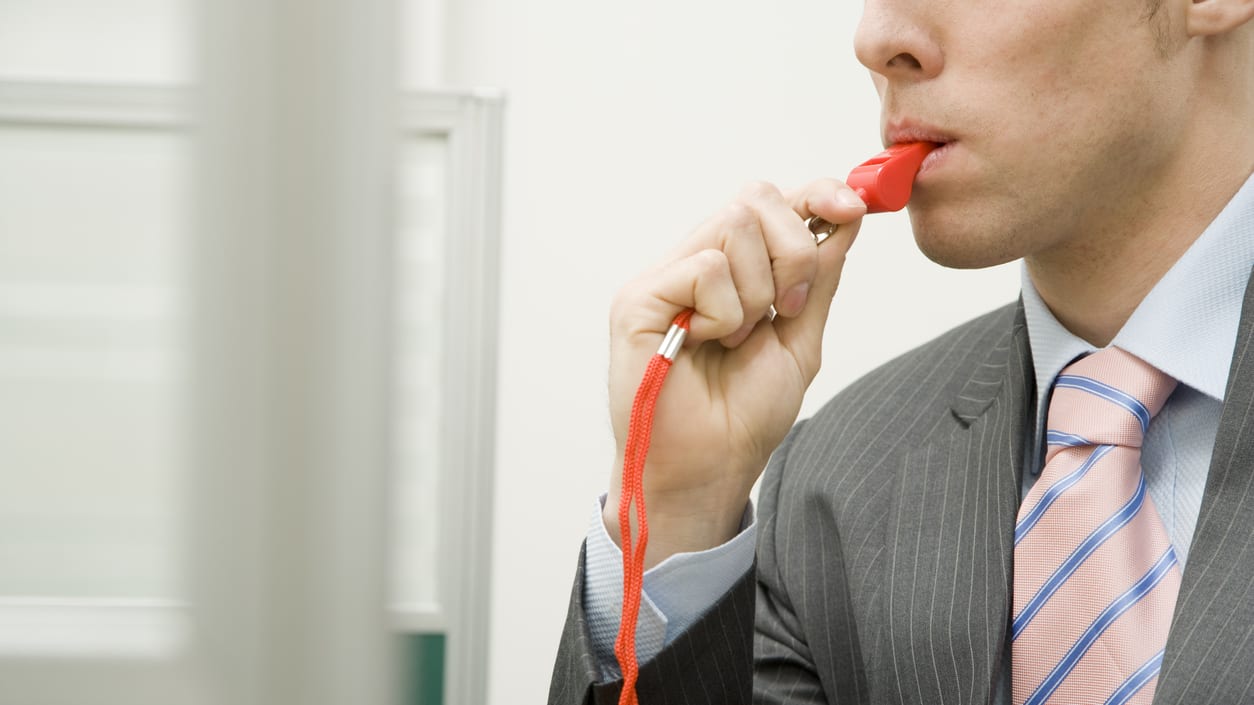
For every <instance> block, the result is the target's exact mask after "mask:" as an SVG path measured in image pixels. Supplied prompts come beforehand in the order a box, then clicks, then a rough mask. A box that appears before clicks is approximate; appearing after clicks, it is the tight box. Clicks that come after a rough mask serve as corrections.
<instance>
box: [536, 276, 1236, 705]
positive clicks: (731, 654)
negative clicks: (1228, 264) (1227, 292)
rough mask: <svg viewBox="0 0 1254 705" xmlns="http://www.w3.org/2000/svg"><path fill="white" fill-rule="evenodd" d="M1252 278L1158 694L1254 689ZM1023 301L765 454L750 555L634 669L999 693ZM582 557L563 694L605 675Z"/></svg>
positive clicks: (839, 688)
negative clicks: (723, 588)
mask: <svg viewBox="0 0 1254 705" xmlns="http://www.w3.org/2000/svg"><path fill="white" fill-rule="evenodd" d="M1252 341H1254V287H1247V289H1246V294H1245V302H1244V307H1243V310H1242V317H1241V324H1240V329H1239V331H1238V335H1237V344H1236V349H1235V352H1234V356H1233V360H1232V367H1231V373H1230V375H1229V380H1228V389H1227V393H1226V397H1225V398H1226V400H1227V401H1226V403H1225V405H1224V409H1223V414H1222V417H1221V420H1220V426H1219V432H1218V436H1217V438H1216V441H1215V448H1214V453H1213V459H1212V461H1211V468H1210V473H1209V476H1208V478H1207V483H1206V490H1205V495H1204V497H1203V500H1202V509H1201V515H1200V516H1199V518H1198V524H1197V529H1196V532H1195V534H1194V538H1193V545H1192V547H1191V548H1190V551H1189V562H1188V565H1187V567H1186V570H1185V572H1184V583H1183V586H1182V587H1181V591H1180V596H1179V598H1178V601H1177V604H1176V612H1175V617H1174V620H1173V623H1172V629H1171V636H1170V638H1169V640H1168V642H1167V652H1166V657H1165V660H1164V665H1163V671H1162V674H1161V676H1160V678H1159V684H1158V688H1157V693H1156V697H1155V701H1154V702H1155V703H1174V704H1180V705H1185V704H1188V705H1203V704H1206V703H1245V702H1254V354H1250V353H1252V352H1254V350H1251V342H1252ZM1034 387H1035V383H1034V381H1033V373H1032V361H1031V355H1030V351H1029V347H1028V339H1027V328H1026V325H1025V323H1024V320H1023V308H1022V306H1021V305H1010V306H1006V307H1004V308H1001V309H999V310H997V311H993V312H992V313H989V314H987V315H985V316H983V317H980V318H978V319H976V320H974V321H971V322H969V323H967V324H965V325H963V326H961V327H959V328H956V329H954V330H953V331H950V332H949V333H947V334H945V335H944V336H942V337H940V338H938V339H936V340H934V341H932V342H931V343H928V344H926V345H924V346H922V347H920V348H918V349H916V350H914V351H912V352H910V353H907V354H905V355H904V356H902V357H900V358H898V359H896V360H894V361H892V362H890V363H888V364H887V365H885V366H883V367H881V368H880V369H878V370H876V371H875V372H872V373H871V374H869V375H867V376H866V377H865V378H863V379H862V380H860V381H858V382H856V383H855V384H853V385H852V386H850V387H849V388H848V389H846V390H845V391H843V392H841V393H840V394H839V395H838V396H836V397H835V398H834V399H833V400H832V401H831V402H830V403H829V404H828V405H827V406H826V407H824V408H823V410H822V411H821V412H819V413H818V414H817V415H816V416H814V417H813V418H812V419H810V420H808V421H805V422H802V423H800V424H798V425H797V426H796V428H794V429H793V431H792V433H791V434H789V436H788V438H787V439H786V440H785V441H784V443H783V444H781V446H780V448H779V449H778V450H777V451H776V453H775V455H774V456H773V457H772V459H771V463H770V466H769V467H768V468H767V471H766V475H765V478H764V481H763V486H762V490H761V496H760V508H759V511H760V513H759V535H758V548H757V562H756V565H755V567H754V570H750V571H749V572H748V573H747V574H746V575H745V577H744V578H742V579H741V580H740V581H739V582H738V583H737V584H736V585H735V586H734V587H733V588H732V589H731V590H729V591H728V592H727V594H726V595H724V596H723V597H722V598H721V599H720V600H719V602H718V603H717V604H716V605H715V606H714V607H712V608H711V609H710V610H709V612H707V613H706V615H705V616H704V617H702V618H701V620H700V621H699V622H697V623H696V624H695V625H694V626H693V627H692V628H690V629H689V630H688V631H687V632H685V633H684V634H683V635H682V636H680V637H679V638H678V639H677V640H675V641H674V642H673V643H672V644H671V645H669V646H668V647H667V648H665V649H664V650H663V651H662V652H661V653H660V654H659V655H658V656H657V657H656V658H654V659H653V660H652V661H650V662H649V663H648V664H646V665H645V666H643V667H642V668H641V675H640V682H639V685H638V687H637V692H638V693H639V695H640V702H641V703H643V704H644V705H655V704H661V703H684V704H696V703H703V704H704V703H710V704H718V705H726V704H730V703H748V702H754V703H929V704H930V703H988V702H989V701H990V698H991V697H992V695H993V690H994V687H995V681H996V679H997V674H998V669H999V666H1000V663H1001V659H1002V658H1003V656H1004V654H1005V653H1007V648H1006V633H1007V626H1008V623H1009V610H1010V605H1009V599H1010V591H1011V586H1012V575H1011V570H1012V565H1011V556H1012V553H1013V541H1012V538H1013V528H1014V522H1015V515H1016V513H1017V511H1018V505H1019V486H1020V481H1021V477H1022V475H1021V473H1022V464H1023V460H1024V433H1025V431H1026V430H1027V429H1028V423H1029V422H1028V419H1031V418H1033V417H1034V416H1033V409H1032V406H1033V404H1034V402H1033V399H1034V397H1035V392H1034ZM582 575H583V559H582V557H581V558H580V566H579V572H578V573H577V576H579V577H577V578H576V581H575V586H574V590H573V594H572V596H571V606H570V613H569V616H568V618H567V622H566V628H565V631H564V633H563V635H562V641H561V646H560V648H559V652H558V656H557V665H556V668H555V670H554V673H553V682H552V687H551V689H550V693H549V702H550V703H551V705H564V704H567V703H607V704H608V703H616V702H617V697H618V691H619V683H598V682H597V681H598V678H599V675H598V671H597V668H596V664H595V662H594V659H593V655H592V649H591V647H590V645H589V639H588V631H587V628H586V626H585V623H584V610H583V584H582Z"/></svg>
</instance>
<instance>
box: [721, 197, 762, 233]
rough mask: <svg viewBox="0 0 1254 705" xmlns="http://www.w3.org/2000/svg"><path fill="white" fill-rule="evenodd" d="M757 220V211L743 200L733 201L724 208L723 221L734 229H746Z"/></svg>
mask: <svg viewBox="0 0 1254 705" xmlns="http://www.w3.org/2000/svg"><path fill="white" fill-rule="evenodd" d="M757 222H758V214H757V211H755V210H753V207H752V206H750V205H749V204H747V203H745V202H743V201H733V202H732V203H729V204H727V207H726V208H724V209H723V223H724V224H725V225H726V226H727V227H728V228H730V229H731V230H733V231H741V230H745V229H746V228H749V227H752V226H754V225H756V224H757Z"/></svg>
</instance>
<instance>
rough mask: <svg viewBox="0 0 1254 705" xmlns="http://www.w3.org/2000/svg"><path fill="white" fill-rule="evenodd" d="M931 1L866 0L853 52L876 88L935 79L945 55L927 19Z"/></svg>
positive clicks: (854, 40) (855, 35)
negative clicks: (870, 74) (870, 73)
mask: <svg viewBox="0 0 1254 705" xmlns="http://www.w3.org/2000/svg"><path fill="white" fill-rule="evenodd" d="M933 4H934V3H933V2H932V1H931V0H866V4H865V5H864V9H863V11H862V19H861V20H860V21H859V22H858V30H857V32H856V33H855V34H854V39H853V49H854V53H855V54H857V56H858V61H860V62H862V65H863V66H866V67H867V68H868V69H870V70H871V72H872V74H875V75H874V78H875V79H876V85H877V86H880V89H881V91H882V90H883V86H882V85H880V84H881V83H882V81H881V79H883V81H887V82H888V83H890V84H891V83H895V82H902V81H905V82H909V81H919V80H924V79H928V78H935V77H936V76H937V75H939V74H940V72H941V68H942V67H943V66H944V53H943V52H942V51H941V47H940V45H939V44H938V42H937V40H936V38H935V35H934V29H935V28H934V27H933V26H932V25H931V24H930V23H929V21H928V20H929V18H928V17H927V16H926V13H927V12H928V7H929V5H933Z"/></svg>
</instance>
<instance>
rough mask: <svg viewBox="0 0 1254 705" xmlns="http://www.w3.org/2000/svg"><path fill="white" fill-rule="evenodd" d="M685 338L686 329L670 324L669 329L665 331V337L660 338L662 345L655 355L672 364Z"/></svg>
mask: <svg viewBox="0 0 1254 705" xmlns="http://www.w3.org/2000/svg"><path fill="white" fill-rule="evenodd" d="M687 338H688V329H687V328H684V327H683V326H680V325H679V324H677V323H672V324H671V329H670V330H668V331H666V337H665V338H662V344H661V345H659V346H658V348H657V354H658V355H661V356H662V357H664V358H666V359H667V360H670V361H672V362H674V360H675V356H676V355H678V354H679V349H680V348H682V347H683V346H684V340H686V339H687Z"/></svg>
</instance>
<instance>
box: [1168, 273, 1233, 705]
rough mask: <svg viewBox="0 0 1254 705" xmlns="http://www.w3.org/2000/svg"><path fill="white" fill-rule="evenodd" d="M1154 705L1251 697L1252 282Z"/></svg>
mask: <svg viewBox="0 0 1254 705" xmlns="http://www.w3.org/2000/svg"><path fill="white" fill-rule="evenodd" d="M1224 399H1225V401H1224V408H1223V413H1222V415H1221V416H1220V420H1219V431H1218V433H1217V435H1216V438H1215V448H1214V451H1213V453H1212V455H1211V464H1210V472H1209V474H1208V475H1207V478H1206V490H1205V493H1204V494H1203V495H1202V509H1201V513H1200V514H1199V516H1198V520H1197V529H1196V530H1195V532H1194V534H1193V544H1192V546H1191V547H1190V549H1189V562H1188V564H1187V565H1186V566H1185V571H1184V576H1183V578H1184V581H1183V584H1182V585H1181V587H1180V596H1179V597H1178V598H1177V600H1176V611H1175V616H1174V618H1173V619H1172V625H1171V634H1170V636H1169V637H1168V639H1167V652H1166V655H1165V656H1164V659H1163V670H1162V673H1161V675H1160V676H1159V683H1158V688H1157V691H1156V693H1155V697H1154V702H1155V703H1237V702H1249V701H1250V699H1251V698H1254V671H1251V668H1250V665H1251V664H1254V581H1252V580H1251V577H1252V567H1254V472H1252V471H1251V469H1252V467H1254V278H1252V279H1251V281H1250V283H1249V284H1247V285H1246V289H1245V302H1244V304H1243V306H1242V309H1241V323H1240V326H1239V327H1238V330H1237V343H1236V347H1235V349H1234V351H1233V357H1232V365H1231V367H1230V368H1229V373H1228V389H1227V391H1226V392H1225V395H1224Z"/></svg>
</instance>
